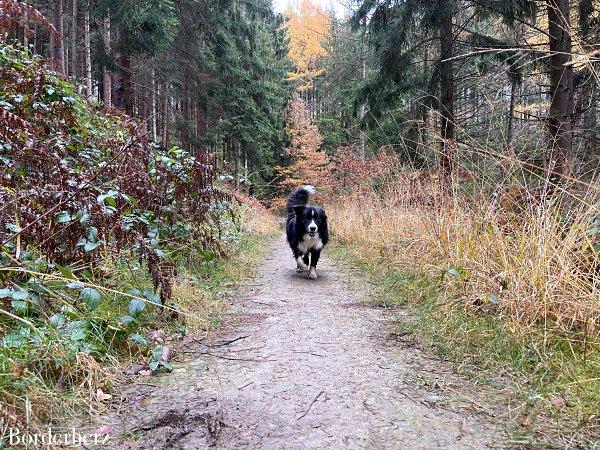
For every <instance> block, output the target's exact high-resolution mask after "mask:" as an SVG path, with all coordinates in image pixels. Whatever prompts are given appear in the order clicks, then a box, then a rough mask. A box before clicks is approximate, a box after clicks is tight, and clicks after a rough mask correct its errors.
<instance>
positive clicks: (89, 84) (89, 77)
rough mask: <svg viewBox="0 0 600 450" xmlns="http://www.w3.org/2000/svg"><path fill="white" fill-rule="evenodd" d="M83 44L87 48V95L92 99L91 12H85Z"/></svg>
mask: <svg viewBox="0 0 600 450" xmlns="http://www.w3.org/2000/svg"><path fill="white" fill-rule="evenodd" d="M83 46H84V48H85V95H86V97H87V98H88V100H91V99H92V97H93V95H94V93H93V92H92V47H91V44H90V12H89V11H88V10H87V9H86V10H85V12H84V14H83Z"/></svg>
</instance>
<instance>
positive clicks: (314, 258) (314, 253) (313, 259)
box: [308, 250, 321, 280]
mask: <svg viewBox="0 0 600 450" xmlns="http://www.w3.org/2000/svg"><path fill="white" fill-rule="evenodd" d="M320 256H321V251H320V250H311V252H310V271H309V272H308V278H311V279H313V280H315V279H316V278H317V263H318V262H319V257H320Z"/></svg>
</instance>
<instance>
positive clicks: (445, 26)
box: [438, 0, 455, 186]
mask: <svg viewBox="0 0 600 450" xmlns="http://www.w3.org/2000/svg"><path fill="white" fill-rule="evenodd" d="M447 3H450V2H446V0H438V7H439V8H440V14H441V29H440V59H441V63H440V88H441V111H440V116H441V117H440V119H441V128H440V131H441V135H442V142H441V148H440V159H439V166H440V175H441V180H442V185H443V186H447V185H448V184H449V182H450V180H451V176H452V171H453V168H454V151H455V141H454V133H455V127H454V72H453V63H452V60H449V58H452V56H453V55H452V47H453V37H452V9H451V8H452V6H451V5H449V4H447Z"/></svg>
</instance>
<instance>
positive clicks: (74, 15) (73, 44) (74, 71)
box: [69, 0, 78, 77]
mask: <svg viewBox="0 0 600 450" xmlns="http://www.w3.org/2000/svg"><path fill="white" fill-rule="evenodd" d="M71 9H72V11H71V14H72V15H71V70H70V71H69V73H70V75H71V76H72V77H77V59H78V58H77V0H73V3H72V8H71Z"/></svg>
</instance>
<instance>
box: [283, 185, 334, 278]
mask: <svg viewBox="0 0 600 450" xmlns="http://www.w3.org/2000/svg"><path fill="white" fill-rule="evenodd" d="M314 194H315V188H314V187H312V186H300V187H299V188H298V189H296V190H295V191H294V192H292V193H291V194H290V196H289V198H288V201H287V220H286V226H285V231H286V234H287V241H288V242H289V244H290V247H291V248H292V252H293V253H294V258H295V259H296V263H297V264H298V272H308V278H312V279H315V278H317V262H318V261H319V256H320V255H321V250H322V249H323V247H325V245H326V244H327V241H329V232H328V230H327V216H326V215H325V211H324V210H323V208H321V207H320V206H308V205H307V203H308V201H309V200H310V198H311V197H312V196H313V195H314ZM309 257H310V258H309Z"/></svg>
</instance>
